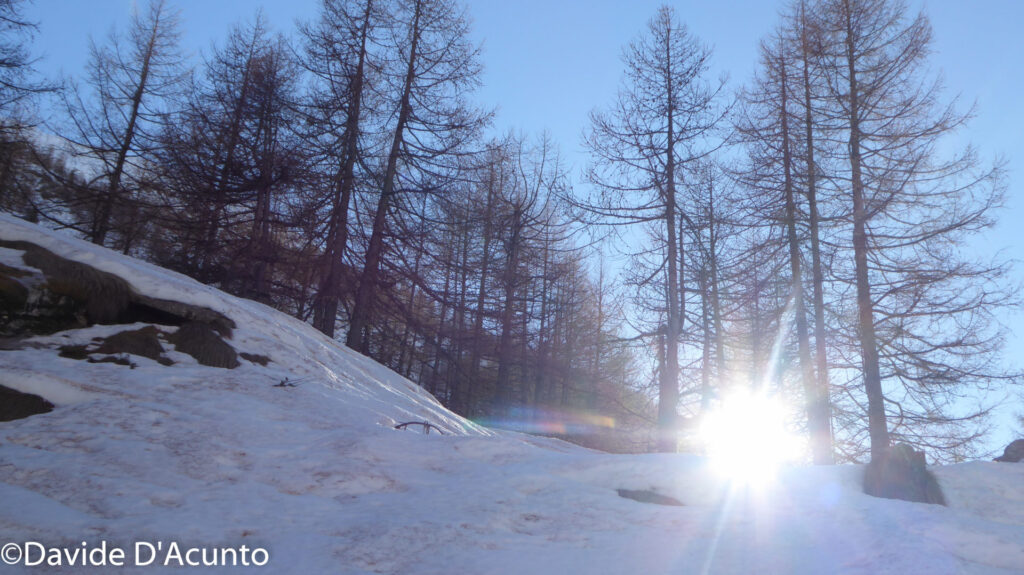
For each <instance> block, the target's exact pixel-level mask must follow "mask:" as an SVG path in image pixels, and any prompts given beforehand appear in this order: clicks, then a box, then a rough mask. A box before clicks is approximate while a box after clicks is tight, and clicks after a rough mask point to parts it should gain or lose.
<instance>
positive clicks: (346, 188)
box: [300, 0, 386, 337]
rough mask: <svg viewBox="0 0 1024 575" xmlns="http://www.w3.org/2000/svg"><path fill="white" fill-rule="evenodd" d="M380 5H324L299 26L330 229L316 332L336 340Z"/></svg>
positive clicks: (367, 0)
mask: <svg viewBox="0 0 1024 575" xmlns="http://www.w3.org/2000/svg"><path fill="white" fill-rule="evenodd" d="M382 5H386V2H383V1H381V0H378V1H375V0H362V1H355V0H323V2H322V3H321V7H320V18H319V20H317V21H316V22H315V23H314V24H310V25H305V26H302V27H301V29H300V30H301V33H302V36H303V38H304V41H305V56H306V57H305V59H304V61H303V62H304V65H305V66H306V67H307V69H308V70H309V71H310V72H311V73H312V74H313V76H314V78H315V85H314V88H313V91H312V93H311V95H310V97H309V101H308V102H307V105H306V116H307V122H306V124H307V125H308V126H309V134H307V140H308V141H309V142H310V143H311V144H313V148H314V149H316V150H318V152H319V155H320V168H321V169H322V170H324V171H326V172H327V173H328V179H329V182H330V183H329V186H330V194H329V201H328V202H327V208H326V211H327V230H326V232H327V233H326V239H325V244H324V255H323V263H322V264H321V266H320V268H321V269H320V274H319V275H320V281H319V286H318V289H317V297H316V302H315V304H314V315H313V326H314V327H316V328H317V329H319V330H320V331H322V332H323V333H325V334H327V335H328V336H332V337H333V336H334V329H335V324H336V322H337V315H338V304H339V301H340V299H341V289H342V266H343V265H344V259H345V252H346V250H347V249H348V239H349V208H350V205H351V202H352V195H353V193H354V191H355V189H356V184H357V182H356V179H357V176H358V175H359V174H358V172H357V166H358V163H359V160H360V156H361V155H364V153H365V152H366V150H365V149H364V148H363V146H362V140H363V137H364V133H365V132H366V131H367V129H366V126H365V123H366V119H365V116H366V115H367V113H368V111H372V110H368V107H367V106H366V102H367V100H368V99H369V97H370V96H372V90H371V89H370V86H369V84H370V83H371V81H372V78H371V77H372V75H373V73H374V71H375V69H376V68H377V67H378V64H376V63H375V62H374V61H373V60H372V57H373V55H372V54H371V52H370V48H371V42H372V41H373V40H374V35H375V34H378V33H379V31H378V28H380V26H381V23H380V20H381V19H382V14H381V12H382V11H383V10H384V9H385V8H386V6H382Z"/></svg>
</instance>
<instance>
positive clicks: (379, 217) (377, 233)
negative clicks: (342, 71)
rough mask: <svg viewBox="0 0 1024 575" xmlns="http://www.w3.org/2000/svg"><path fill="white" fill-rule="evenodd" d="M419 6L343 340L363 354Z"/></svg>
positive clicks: (412, 70)
mask: <svg viewBox="0 0 1024 575" xmlns="http://www.w3.org/2000/svg"><path fill="white" fill-rule="evenodd" d="M421 9H422V0H418V1H417V2H416V8H415V13H414V15H413V21H412V25H411V26H410V30H409V36H410V42H411V45H410V47H409V63H408V67H407V68H406V73H405V83H404V84H403V86H402V98H401V101H400V104H399V106H400V107H399V112H398V122H397V123H396V124H395V135H394V138H393V139H392V141H391V151H390V152H389V153H388V163H387V169H386V170H385V172H384V186H383V188H382V189H381V192H380V199H379V200H378V201H377V212H376V213H375V215H374V218H373V231H372V232H371V233H370V244H369V246H368V247H367V250H366V262H365V264H364V265H363V273H362V276H361V277H360V279H359V289H358V291H357V292H356V301H355V306H354V307H353V309H352V322H351V324H350V325H349V330H348V337H347V338H346V339H345V345H347V346H348V347H350V348H352V349H354V350H357V351H359V352H361V353H363V354H367V353H369V345H368V344H369V342H368V339H367V338H366V335H365V332H366V329H367V327H368V326H369V323H370V319H371V318H372V317H373V306H374V301H375V299H376V297H377V284H378V280H379V276H380V259H381V254H382V253H383V251H384V227H385V224H386V223H387V213H388V208H389V205H390V202H391V195H392V194H394V193H395V174H396V172H397V171H398V156H399V155H400V154H401V151H402V142H403V141H404V137H405V125H406V123H407V122H408V120H409V112H410V102H409V100H410V97H411V94H412V84H413V80H414V79H415V77H416V76H415V75H416V57H417V54H416V48H417V45H418V43H419V39H420V11H421Z"/></svg>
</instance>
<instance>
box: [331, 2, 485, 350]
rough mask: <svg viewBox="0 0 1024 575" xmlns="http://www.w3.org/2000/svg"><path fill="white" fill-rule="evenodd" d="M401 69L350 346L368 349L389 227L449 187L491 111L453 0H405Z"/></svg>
mask: <svg viewBox="0 0 1024 575" xmlns="http://www.w3.org/2000/svg"><path fill="white" fill-rule="evenodd" d="M390 37H391V42H392V43H391V45H390V46H386V47H385V48H386V52H387V53H389V54H390V55H391V64H392V68H393V70H392V71H393V73H392V74H390V75H389V78H388V80H390V84H391V85H390V87H389V88H385V89H386V90H387V91H388V94H387V96H386V97H387V98H388V100H389V102H388V103H387V104H384V105H385V106H387V107H389V108H390V109H391V111H392V113H393V116H392V117H393V120H392V121H391V122H390V123H389V126H388V129H389V132H390V137H389V142H390V143H389V146H388V151H387V154H386V156H384V157H383V158H382V166H381V170H382V171H381V173H380V174H379V176H378V178H379V180H378V181H379V182H380V193H379V195H378V198H377V205H376V208H375V209H374V210H373V214H372V224H371V230H370V236H369V240H368V242H367V248H366V255H365V260H364V262H363V269H362V272H361V273H360V274H359V287H358V288H357V291H356V296H355V302H354V304H353V309H352V316H351V321H350V322H349V330H348V335H347V336H346V340H345V343H346V345H348V346H349V347H351V348H353V349H356V350H359V351H362V352H364V353H367V352H368V351H369V349H368V342H369V339H368V338H367V330H368V329H369V326H370V324H371V321H372V319H373V316H374V308H375V307H376V304H377V299H378V298H379V297H380V296H381V295H382V294H381V289H380V277H381V264H382V262H383V261H384V260H385V259H386V254H385V250H386V249H387V247H388V245H387V240H388V237H387V236H388V226H389V224H391V223H394V222H393V221H392V220H393V218H395V217H396V216H397V215H399V214H402V213H409V212H413V213H415V208H414V205H415V204H416V201H415V198H414V197H412V196H415V195H416V194H421V193H437V192H440V191H441V190H443V189H444V186H445V185H446V184H448V183H449V182H450V181H452V179H453V178H454V176H455V174H456V173H457V170H458V162H457V158H458V155H459V154H460V153H463V152H465V151H466V147H467V145H468V144H469V143H470V142H472V141H473V140H474V139H475V138H476V137H477V135H478V133H479V130H480V128H481V127H482V126H483V125H484V124H485V123H486V122H487V121H488V120H489V118H490V115H489V114H485V113H481V112H479V111H478V110H475V109H474V108H473V107H472V106H471V105H470V104H469V103H468V102H467V101H466V95H467V94H468V92H469V91H470V90H471V89H473V88H475V87H476V86H477V84H478V83H479V73H480V70H481V68H480V64H479V58H478V49H477V48H476V47H475V46H474V45H473V44H472V43H471V42H470V40H469V24H468V20H467V19H466V16H465V14H464V12H463V10H462V9H461V8H460V7H459V6H458V5H457V4H456V3H455V2H454V1H452V0H405V1H402V2H398V3H397V6H396V7H395V9H394V11H393V12H391V33H390Z"/></svg>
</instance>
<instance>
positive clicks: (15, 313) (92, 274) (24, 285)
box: [0, 240, 235, 338]
mask: <svg viewBox="0 0 1024 575" xmlns="http://www.w3.org/2000/svg"><path fill="white" fill-rule="evenodd" d="M0 247H4V248H9V249H13V250H19V251H22V252H24V254H23V255H22V261H23V262H24V263H25V265H26V266H29V267H32V268H35V269H36V270H39V271H26V270H20V269H15V268H11V267H8V266H3V267H0V320H3V321H0V337H7V338H11V337H21V336H31V335H46V334H50V333H54V332H57V331H63V330H67V329H76V328H82V327H86V326H89V325H93V324H97V323H99V324H117V323H136V322H142V323H157V324H162V325H174V326H180V325H183V324H185V323H188V322H199V323H205V324H208V325H210V326H211V327H212V329H213V330H215V331H216V332H217V333H219V334H220V335H222V336H224V337H228V338H230V337H231V332H232V329H233V328H234V327H235V322H234V321H232V320H231V318H229V317H227V316H225V315H224V314H222V313H220V312H217V311H214V310H211V309H209V308H205V307H201V306H197V305H193V304H188V303H184V302H178V301H170V300H164V299H159V298H154V297H150V296H147V295H144V294H139V293H136V292H135V291H134V290H133V289H132V288H131V286H130V285H128V282H126V281H125V280H123V279H122V278H120V277H118V276H116V275H114V274H111V273H108V272H104V271H101V270H98V269H96V268H94V267H92V266H89V265H86V264H83V263H80V262H76V261H74V260H69V259H67V258H64V257H61V256H58V255H56V254H54V253H53V252H51V251H49V250H47V249H45V248H43V247H41V246H38V245H36V244H33V243H31V242H25V241H8V240H0ZM40 272H41V273H40Z"/></svg>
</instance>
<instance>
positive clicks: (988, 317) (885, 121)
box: [821, 0, 1012, 457]
mask: <svg viewBox="0 0 1024 575" xmlns="http://www.w3.org/2000/svg"><path fill="white" fill-rule="evenodd" d="M822 26H823V29H822V34H823V41H822V55H821V60H822V63H823V65H824V66H826V70H827V81H828V86H829V89H830V91H831V94H832V97H831V112H830V113H831V114H832V116H833V117H834V118H836V119H837V120H839V121H840V122H841V124H840V125H841V131H840V132H838V133H837V134H836V137H837V138H838V137H842V138H843V139H845V142H846V144H847V147H846V151H847V154H846V155H845V157H844V160H845V162H846V164H847V169H846V170H845V171H844V173H843V174H841V177H842V180H843V181H844V182H845V183H846V184H847V185H848V186H849V187H848V188H847V189H848V193H849V196H847V199H846V202H847V203H846V204H845V205H846V210H844V211H843V212H842V213H843V214H844V215H845V217H846V218H848V219H846V220H845V221H846V222H848V225H849V226H850V228H848V233H850V234H851V237H852V243H850V244H846V245H845V246H844V247H845V248H846V249H849V250H850V252H851V253H852V260H853V262H852V266H851V267H852V270H850V274H849V275H847V276H846V277H850V278H852V284H853V285H854V286H855V288H856V302H857V318H858V319H857V325H856V330H855V333H856V334H857V340H858V342H859V347H860V356H861V358H860V359H861V362H862V373H863V375H862V378H863V379H862V382H863V389H864V394H865V395H866V398H867V405H866V410H865V411H866V413H867V416H868V425H867V428H868V435H869V437H870V447H871V455H872V457H877V456H879V455H880V454H881V453H883V452H884V450H885V449H887V448H888V447H889V443H890V438H891V436H893V435H895V436H896V437H898V438H899V439H901V440H904V441H909V442H911V443H914V444H916V445H919V446H923V447H932V448H935V449H937V450H939V454H937V456H939V457H941V450H944V449H954V448H960V447H963V446H966V445H970V444H971V443H972V441H973V440H975V439H977V438H978V437H979V434H980V433H981V431H982V429H983V428H982V427H979V425H978V424H980V423H981V421H982V418H983V417H984V415H985V414H986V413H987V412H988V409H987V408H986V407H984V406H982V407H980V408H978V409H975V410H966V411H965V408H964V406H963V405H962V404H960V403H957V401H956V398H957V397H958V396H959V395H960V394H961V392H962V390H965V389H972V390H978V389H985V388H986V387H988V386H989V385H991V384H992V383H993V382H1003V381H1006V380H1007V378H1011V377H1012V374H1007V373H1005V372H1003V371H1001V370H1000V369H999V368H998V367H997V362H996V358H997V357H998V352H999V349H1000V347H1001V342H1002V338H1001V331H1000V329H999V327H998V322H996V321H994V320H995V318H994V315H993V314H994V312H995V310H997V309H999V307H1000V306H1002V305H1005V304H1006V303H1008V299H1007V293H1006V291H1005V289H1004V287H1003V285H1002V284H1001V282H1000V279H1001V278H1002V276H1003V275H1004V273H1005V271H1006V268H1005V266H1004V265H1002V264H1000V263H999V262H991V263H989V262H978V263H969V261H968V259H967V258H966V256H965V254H963V253H962V252H961V248H960V246H962V245H963V244H964V241H965V240H966V238H968V237H970V236H971V235H973V234H974V233H976V232H979V231H981V230H984V229H985V228H986V227H988V226H990V225H991V224H992V222H993V210H994V209H995V208H996V207H998V206H999V205H1000V203H1001V201H1002V196H1003V191H1004V186H1003V183H1002V170H1001V168H1000V166H999V165H995V166H989V167H986V166H984V165H983V164H982V162H981V161H980V159H979V158H978V156H977V154H976V152H975V151H974V149H973V148H970V147H968V148H965V149H961V150H960V151H958V152H957V153H955V154H953V155H952V157H948V158H946V157H943V156H942V155H941V154H940V152H939V150H940V149H942V148H941V147H940V145H939V144H940V143H941V142H943V141H944V139H945V138H947V137H948V136H949V135H950V134H952V133H954V132H955V131H956V130H958V129H959V128H961V127H962V126H963V125H964V124H965V122H966V121H967V120H968V118H969V117H970V114H969V113H968V114H963V113H958V112H957V111H956V110H955V107H954V106H955V104H956V102H955V101H953V102H951V103H945V104H944V103H942V100H941V88H942V86H941V83H940V82H939V80H937V79H930V78H928V76H927V68H926V66H927V57H928V54H929V50H930V44H931V27H930V25H929V23H928V20H927V18H926V17H925V16H924V14H923V13H922V14H918V15H917V16H916V17H913V18H909V19H908V18H907V16H906V8H905V6H904V4H903V3H902V2H900V1H895V0H829V1H827V2H824V3H823V10H822ZM845 269H849V268H845ZM833 271H834V272H836V273H838V274H840V275H843V274H845V273H846V272H845V271H844V270H842V269H840V270H833Z"/></svg>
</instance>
